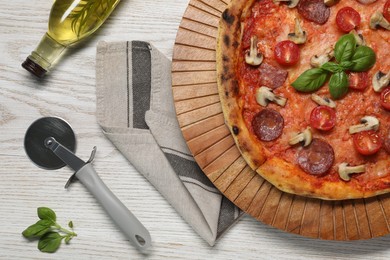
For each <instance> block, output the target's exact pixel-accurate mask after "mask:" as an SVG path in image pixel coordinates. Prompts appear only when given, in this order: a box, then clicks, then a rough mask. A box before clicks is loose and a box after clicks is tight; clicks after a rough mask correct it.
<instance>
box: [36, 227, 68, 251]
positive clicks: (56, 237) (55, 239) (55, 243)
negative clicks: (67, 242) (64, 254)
mask: <svg viewBox="0 0 390 260" xmlns="http://www.w3.org/2000/svg"><path fill="white" fill-rule="evenodd" d="M63 238H64V237H63V236H61V235H60V234H58V233H57V232H50V233H47V234H45V235H44V236H43V237H41V239H39V242H38V249H39V250H40V251H42V252H46V253H54V252H55V251H57V249H58V248H59V247H60V245H61V241H62V239H63Z"/></svg>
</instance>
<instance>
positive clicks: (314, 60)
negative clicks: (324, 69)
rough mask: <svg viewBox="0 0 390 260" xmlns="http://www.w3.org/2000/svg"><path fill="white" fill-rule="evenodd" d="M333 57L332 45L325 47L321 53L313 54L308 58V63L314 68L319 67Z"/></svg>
mask: <svg viewBox="0 0 390 260" xmlns="http://www.w3.org/2000/svg"><path fill="white" fill-rule="evenodd" d="M333 57H334V51H333V47H329V48H327V49H326V50H325V51H324V53H323V54H321V55H314V56H313V57H311V59H310V65H311V66H312V67H314V68H319V67H321V66H322V65H324V64H325V63H327V62H328V61H330V60H331V59H332V58H333Z"/></svg>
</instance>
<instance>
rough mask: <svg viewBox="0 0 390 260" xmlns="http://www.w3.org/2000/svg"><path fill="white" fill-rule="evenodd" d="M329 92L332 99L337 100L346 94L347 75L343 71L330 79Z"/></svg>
mask: <svg viewBox="0 0 390 260" xmlns="http://www.w3.org/2000/svg"><path fill="white" fill-rule="evenodd" d="M329 92H330V95H331V96H332V97H333V98H334V99H339V98H341V97H343V96H344V95H345V94H347V92H348V75H347V74H346V73H345V72H344V71H339V72H337V73H335V74H333V75H332V76H331V77H330V80H329Z"/></svg>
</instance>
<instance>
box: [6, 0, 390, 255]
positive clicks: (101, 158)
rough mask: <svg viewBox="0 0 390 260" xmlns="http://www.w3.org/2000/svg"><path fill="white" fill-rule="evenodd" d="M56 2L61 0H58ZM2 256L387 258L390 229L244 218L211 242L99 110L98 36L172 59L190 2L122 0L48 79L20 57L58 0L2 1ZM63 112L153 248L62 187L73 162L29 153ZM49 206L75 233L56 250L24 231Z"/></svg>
mask: <svg viewBox="0 0 390 260" xmlns="http://www.w3.org/2000/svg"><path fill="white" fill-rule="evenodd" d="M58 1H60V0H58ZM0 3H1V10H0V50H1V58H0V70H1V72H0V219H1V224H0V258H1V259H23V258H27V259H139V258H144V257H147V258H151V259H161V258H167V259H172V258H182V259H238V258H243V259H249V258H256V259H389V257H390V248H389V247H390V246H389V244H390V236H386V237H382V238H377V239H372V240H368V241H354V242H334V241H320V240H313V239H308V238H304V237H299V236H296V235H292V234H288V233H284V232H281V231H278V230H276V229H274V228H271V227H268V226H266V225H264V224H262V223H260V222H257V221H256V220H254V219H253V218H251V217H249V216H244V217H243V218H242V219H241V220H240V222H239V223H238V224H237V225H236V226H234V227H233V228H232V229H231V230H230V231H229V232H228V233H227V234H225V235H224V236H223V237H222V238H221V239H220V240H219V241H218V243H217V245H216V246H214V247H213V248H211V247H209V246H208V245H207V243H206V242H204V241H203V240H202V239H201V238H200V237H199V236H198V235H197V234H196V233H195V232H194V231H193V230H192V229H191V228H190V227H189V226H188V225H187V224H186V223H185V222H184V221H183V220H182V219H181V218H180V217H179V216H178V214H177V213H176V212H175V211H174V210H173V209H172V208H171V207H170V206H169V204H168V203H167V202H166V201H165V200H164V199H163V198H162V197H161V196H160V194H159V193H158V192H157V191H156V190H155V189H154V188H153V187H152V186H151V185H150V184H149V183H148V182H147V181H146V179H145V178H144V177H142V175H140V174H139V173H138V172H137V171H136V170H135V169H134V168H133V167H132V165H131V164H130V163H129V162H128V161H127V160H126V159H125V158H124V157H123V156H122V155H121V154H120V153H119V152H118V150H117V149H115V148H114V146H113V145H112V144H111V143H110V142H109V141H108V140H107V139H106V138H105V137H104V135H103V134H102V132H101V130H100V128H99V126H98V124H97V122H96V117H95V108H96V104H95V51H96V44H97V42H98V41H101V40H104V41H124V40H144V41H150V42H152V43H153V44H154V45H155V46H156V47H157V48H159V49H160V50H161V51H162V52H163V53H164V54H166V55H167V56H168V57H171V56H172V48H173V44H174V40H175V36H176V32H177V28H178V26H179V23H180V20H181V17H182V14H183V12H184V10H185V8H186V6H187V4H188V0H153V1H149V0H128V1H125V0H123V1H122V2H121V3H120V4H119V6H118V8H117V9H116V10H115V11H114V13H113V15H112V16H111V17H110V18H109V19H108V21H107V22H106V24H105V25H104V26H103V27H102V28H101V29H100V30H99V31H98V32H97V33H96V34H95V35H94V37H93V38H91V39H90V40H89V41H87V42H85V43H84V44H83V45H82V46H79V47H77V48H72V49H71V51H70V52H69V53H68V54H67V55H66V56H65V57H64V58H63V59H62V60H61V62H60V63H59V64H58V65H57V66H56V68H55V69H54V71H53V72H52V73H51V74H50V75H49V76H47V77H46V78H45V79H44V80H43V81H39V80H36V79H35V78H33V77H32V76H31V75H30V74H29V73H28V72H27V71H25V70H24V69H22V68H21V66H20V64H21V63H22V62H23V61H24V59H25V58H26V57H27V56H28V54H29V53H30V52H31V51H32V50H33V49H34V48H35V47H36V45H37V44H38V42H39V40H40V38H41V36H42V35H43V34H44V33H45V31H46V28H47V19H48V14H49V10H50V7H51V4H52V1H43V0H30V1H25V0H13V1H5V0H0ZM42 116H59V117H62V118H64V119H66V120H67V121H68V122H69V123H70V124H71V125H72V126H73V128H74V130H75V133H76V136H77V139H78V149H77V155H78V156H80V157H81V158H83V159H87V158H88V157H89V154H90V152H91V149H92V147H93V146H95V145H96V146H97V147H98V152H97V155H96V158H95V162H94V166H95V169H96V171H97V172H98V173H99V175H100V176H101V178H102V179H103V180H104V181H105V182H106V184H107V185H108V186H109V187H110V188H111V189H112V191H113V192H114V193H115V194H116V195H117V196H118V197H119V198H120V199H121V200H122V201H123V202H124V204H125V205H126V206H127V207H128V208H130V209H131V210H132V212H133V213H134V214H135V215H136V216H137V217H138V218H139V219H140V220H141V222H142V223H143V224H144V225H145V226H146V227H147V228H148V229H149V231H150V233H151V235H152V238H153V249H152V250H151V253H150V254H149V255H148V256H144V255H142V254H140V253H138V252H137V251H136V250H135V249H134V247H132V246H131V245H130V243H129V242H128V241H127V240H126V239H125V237H124V235H122V233H121V232H119V231H118V229H117V228H116V227H115V226H114V225H113V224H112V222H111V221H110V219H109V218H108V216H107V215H106V214H105V213H104V212H103V210H102V209H101V208H100V207H99V206H98V205H97V203H96V201H95V200H94V198H93V197H91V195H90V194H89V193H88V192H87V190H86V189H85V188H84V187H83V186H82V185H81V184H80V183H77V182H76V183H74V184H73V185H72V186H71V187H70V189H69V190H65V189H64V188H63V187H64V184H65V182H66V181H67V179H68V177H69V176H70V175H71V174H72V172H71V171H70V169H69V168H66V167H65V168H62V169H60V170H56V171H46V170H43V169H40V168H38V167H36V166H35V165H34V164H33V163H32V162H31V161H30V160H29V159H28V158H27V156H26V155H25V152H24V148H23V139H24V134H25V131H26V129H27V127H28V126H29V125H30V124H31V123H32V122H33V121H34V120H36V119H38V118H40V117H42ZM40 206H48V207H50V208H53V209H54V210H55V211H56V212H57V215H58V221H59V222H60V223H62V224H66V223H67V221H69V220H73V222H74V225H75V231H76V232H77V233H78V236H77V237H76V238H74V239H73V240H72V241H71V243H70V244H69V245H62V246H61V248H60V249H59V250H58V251H57V252H56V253H55V254H45V253H41V252H40V251H38V249H37V242H36V241H34V242H30V241H28V240H26V239H25V238H23V236H22V235H21V232H22V231H23V230H24V228H26V227H27V226H28V225H30V224H32V223H33V222H35V221H36V220H37V216H36V208H37V207H40Z"/></svg>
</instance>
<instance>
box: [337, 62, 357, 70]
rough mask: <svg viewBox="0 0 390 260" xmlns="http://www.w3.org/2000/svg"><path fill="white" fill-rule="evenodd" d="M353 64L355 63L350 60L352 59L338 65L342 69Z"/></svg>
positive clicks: (349, 67)
mask: <svg viewBox="0 0 390 260" xmlns="http://www.w3.org/2000/svg"><path fill="white" fill-rule="evenodd" d="M353 65H355V62H352V61H342V62H340V67H341V68H342V70H349V69H351V68H352V66H353Z"/></svg>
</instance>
